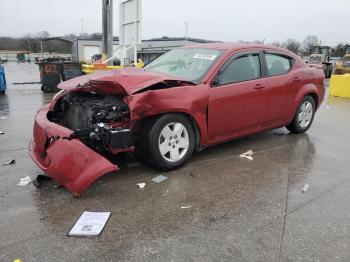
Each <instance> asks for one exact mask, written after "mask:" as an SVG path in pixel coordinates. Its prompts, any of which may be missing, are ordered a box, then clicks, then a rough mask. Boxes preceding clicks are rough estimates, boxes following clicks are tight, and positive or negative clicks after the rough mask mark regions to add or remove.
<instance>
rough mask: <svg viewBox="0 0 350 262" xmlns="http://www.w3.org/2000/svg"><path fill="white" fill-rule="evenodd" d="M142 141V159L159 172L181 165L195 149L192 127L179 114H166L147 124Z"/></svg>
mask: <svg viewBox="0 0 350 262" xmlns="http://www.w3.org/2000/svg"><path fill="white" fill-rule="evenodd" d="M143 141H144V144H143V145H142V147H143V148H142V152H143V157H144V158H145V159H147V162H148V163H150V164H151V165H153V166H155V167H157V168H159V169H161V170H172V169H175V168H178V167H179V166H181V165H183V164H184V163H185V162H186V161H187V160H188V159H189V158H190V157H191V155H192V153H193V150H194V147H195V135H194V131H193V128H192V125H191V123H190V121H189V120H188V119H187V118H186V117H185V116H183V115H181V114H167V115H163V116H161V117H159V118H158V119H156V120H153V121H151V122H149V123H148V127H146V130H145V132H144V136H143Z"/></svg>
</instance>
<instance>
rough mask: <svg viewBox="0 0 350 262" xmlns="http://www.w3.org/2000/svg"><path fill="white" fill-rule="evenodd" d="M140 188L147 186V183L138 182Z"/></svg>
mask: <svg viewBox="0 0 350 262" xmlns="http://www.w3.org/2000/svg"><path fill="white" fill-rule="evenodd" d="M136 185H137V186H138V187H139V188H141V189H143V188H144V187H145V186H146V183H137V184H136Z"/></svg>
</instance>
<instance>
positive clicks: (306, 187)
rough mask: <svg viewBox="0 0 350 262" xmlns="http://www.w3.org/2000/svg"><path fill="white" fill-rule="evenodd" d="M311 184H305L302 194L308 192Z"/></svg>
mask: <svg viewBox="0 0 350 262" xmlns="http://www.w3.org/2000/svg"><path fill="white" fill-rule="evenodd" d="M309 186H310V185H309V184H305V185H304V187H303V189H302V190H301V192H303V193H305V192H306V191H307V189H308V188H309Z"/></svg>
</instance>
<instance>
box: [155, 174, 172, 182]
mask: <svg viewBox="0 0 350 262" xmlns="http://www.w3.org/2000/svg"><path fill="white" fill-rule="evenodd" d="M166 179H168V178H167V177H166V176H162V175H159V176H156V177H154V178H152V181H153V182H156V183H160V182H163V181H164V180H166Z"/></svg>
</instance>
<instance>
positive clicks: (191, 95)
mask: <svg viewBox="0 0 350 262" xmlns="http://www.w3.org/2000/svg"><path fill="white" fill-rule="evenodd" d="M59 88H61V89H62V91H61V92H60V93H58V94H57V95H56V96H55V97H54V99H53V100H52V102H51V104H49V105H46V106H44V107H42V108H41V109H40V110H39V111H38V113H37V115H36V118H35V123H34V139H33V141H32V142H31V144H30V155H31V157H32V159H33V160H34V161H35V163H36V164H37V165H38V166H39V167H40V168H41V169H43V170H44V171H45V172H46V173H47V174H48V175H49V176H50V177H52V178H54V179H55V180H57V181H58V182H59V183H60V184H62V185H63V186H65V187H66V188H67V189H68V190H70V191H72V192H75V193H81V192H83V191H84V190H85V189H86V188H87V187H88V186H89V185H90V184H91V183H93V181H95V180H96V179H97V178H99V177H100V176H102V175H103V174H106V173H108V172H113V171H116V170H118V169H119V167H118V166H117V165H116V162H114V161H115V159H116V157H117V156H118V154H120V153H123V152H134V153H136V154H137V155H138V156H140V157H141V158H142V157H143V159H145V160H147V162H148V163H149V164H151V165H152V166H154V167H156V168H159V169H161V170H172V169H175V168H178V167H180V166H181V165H183V164H184V163H185V162H187V161H188V160H189V159H190V158H191V155H192V154H193V152H194V151H196V150H201V149H203V148H205V147H207V146H211V145H215V144H219V143H223V142H225V141H229V140H232V139H236V138H239V137H242V136H247V135H251V134H254V133H258V132H263V131H266V130H270V129H273V128H279V127H283V126H286V127H287V129H288V130H290V131H291V132H292V133H303V132H305V131H307V130H308V129H309V128H310V126H311V124H312V122H313V119H314V115H315V112H316V110H317V109H318V108H319V106H320V104H321V103H322V101H323V97H324V94H325V89H324V73H323V71H322V69H317V68H312V67H310V66H308V65H307V64H306V63H305V62H304V61H303V60H302V59H301V58H300V57H298V56H296V55H295V54H294V53H292V52H290V51H288V50H286V49H282V48H276V47H271V46H265V45H257V44H246V43H241V44H231V43H210V44H202V45H194V46H189V47H184V48H179V49H174V50H171V51H169V52H167V53H166V54H164V55H162V56H160V57H158V58H157V59H155V60H154V61H152V62H151V63H149V64H148V65H147V66H145V67H144V68H143V69H137V68H126V69H121V70H114V71H100V72H96V73H94V74H92V75H85V76H82V77H77V78H74V79H72V80H69V81H66V82H63V83H61V84H60V85H59Z"/></svg>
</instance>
